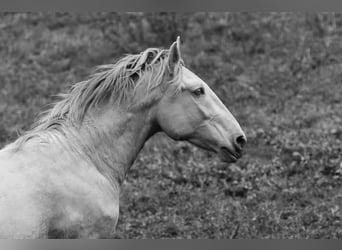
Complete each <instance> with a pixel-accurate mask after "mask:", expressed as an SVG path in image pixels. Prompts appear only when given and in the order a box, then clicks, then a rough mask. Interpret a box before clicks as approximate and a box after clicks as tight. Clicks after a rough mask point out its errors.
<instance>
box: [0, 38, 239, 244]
mask: <svg viewBox="0 0 342 250" xmlns="http://www.w3.org/2000/svg"><path fill="white" fill-rule="evenodd" d="M179 44H180V43H179V38H177V41H176V42H174V43H173V44H172V45H171V47H170V49H169V50H161V49H155V48H149V49H146V50H145V51H143V52H141V53H140V54H137V55H128V56H126V57H123V58H122V59H121V60H119V61H118V62H116V63H115V64H113V65H104V66H101V67H100V68H99V69H98V71H97V73H95V74H94V75H92V76H90V78H89V79H88V80H85V81H83V82H79V83H76V84H75V85H73V87H72V88H71V90H70V92H69V93H68V94H64V95H61V99H60V101H58V102H57V103H55V104H54V105H53V107H52V108H51V109H50V110H48V111H47V112H46V113H44V114H43V115H42V117H41V118H40V119H39V120H38V122H37V124H36V125H35V127H34V128H33V129H32V130H30V131H28V132H26V133H25V134H24V135H22V136H21V137H20V138H19V139H18V140H17V141H15V142H14V143H12V144H9V145H7V146H6V147H5V148H3V149H2V150H1V151H0V238H110V237H112V235H113V233H114V231H115V226H116V223H117V220H118V216H119V193H120V186H121V184H122V182H123V179H124V176H125V174H126V172H127V170H128V169H129V168H130V167H131V165H132V164H133V162H134V160H135V159H136V157H137V155H138V153H139V151H140V150H141V149H142V147H143V146H144V143H145V142H146V141H147V140H148V139H149V138H150V137H151V136H152V135H153V134H155V133H157V132H165V133H166V134H167V135H168V136H169V137H171V138H173V139H175V140H186V141H189V142H190V143H192V144H194V145H196V146H198V147H200V148H203V149H206V150H209V151H212V152H216V153H218V155H219V156H220V158H221V159H222V160H223V161H226V162H235V161H236V160H237V159H238V158H239V157H240V156H241V152H242V148H243V146H244V144H245V143H246V137H245V135H244V133H243V131H242V130H241V128H240V126H239V124H238V122H237V121H236V119H235V118H234V117H233V115H232V114H231V113H230V112H229V111H228V109H227V108H226V107H225V106H224V104H223V103H222V102H221V101H220V100H219V98H218V97H217V96H216V95H215V94H214V92H213V91H212V90H211V89H210V88H209V87H208V85H207V84H206V83H205V82H204V81H203V80H201V79H200V78H199V77H198V76H196V75H195V74H194V73H193V72H191V71H190V70H189V69H187V68H186V67H185V66H184V63H183V60H182V58H181V54H180V50H179Z"/></svg>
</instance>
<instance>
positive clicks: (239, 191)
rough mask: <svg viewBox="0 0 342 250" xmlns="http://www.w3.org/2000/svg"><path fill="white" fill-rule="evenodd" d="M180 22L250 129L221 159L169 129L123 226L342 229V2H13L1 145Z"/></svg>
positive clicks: (198, 69) (140, 166)
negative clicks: (244, 7) (243, 6)
mask: <svg viewBox="0 0 342 250" xmlns="http://www.w3.org/2000/svg"><path fill="white" fill-rule="evenodd" d="M177 35H180V36H181V50H182V55H183V59H184V61H185V63H186V66H187V67H188V68H190V70H192V71H193V72H195V73H197V74H198V75H199V76H200V77H201V78H202V79H204V80H205V81H206V82H207V83H208V84H209V85H210V86H211V87H212V88H213V89H214V91H215V92H216V93H217V95H218V96H219V97H220V98H221V99H222V101H223V102H224V103H225V104H226V105H227V107H228V108H229V109H230V111H231V112H232V113H233V114H234V115H235V117H236V118H237V119H238V121H239V122H240V124H241V126H242V128H243V129H244V131H245V132H246V135H247V137H248V144H247V147H246V150H245V155H244V157H243V158H242V159H241V160H240V161H238V162H237V163H236V164H229V165H227V164H224V163H221V162H220V161H219V160H218V158H217V157H216V156H215V155H212V154H209V153H207V152H204V151H202V150H199V149H197V148H195V147H193V146H191V145H190V144H188V143H181V142H174V141H172V140H170V139H168V138H166V136H163V135H158V136H156V137H154V138H153V139H152V140H151V141H149V142H148V143H147V145H146V146H145V148H144V150H143V151H142V152H141V153H140V155H139V157H138V159H137V160H136V162H135V164H134V166H133V167H132V168H131V170H130V172H129V173H128V176H127V179H126V181H125V183H124V185H123V190H122V191H123V192H122V199H121V204H120V214H121V215H120V220H119V224H118V229H117V235H116V238H241V239H246V238H275V239H279V238H285V239H288V238H340V236H341V235H342V228H341V226H342V223H341V216H342V214H341V211H340V209H341V206H342V194H341V182H342V163H341V138H342V126H341V125H342V124H341V123H342V121H341V115H342V110H341V107H342V101H341V96H342V95H341V94H342V71H341V66H342V64H341V63H342V61H341V59H342V42H341V41H342V39H341V38H342V15H341V14H338V13H335V14H333V13H310V14H302V13H188V14H174V13H145V14H143V13H125V14H124V13H121V14H118V13H89V14H65V13H54V14H52V13H50V14H41V13H30V14H27V13H1V14H0V146H4V145H5V144H7V143H9V142H11V141H13V140H14V139H15V138H17V136H18V132H20V131H23V130H26V129H28V128H30V126H31V124H32V123H33V121H34V120H35V119H36V117H37V115H38V114H39V112H41V111H43V110H45V109H46V108H47V105H48V104H49V103H51V102H53V101H56V98H55V97H54V95H56V94H58V93H60V92H66V91H67V90H68V88H69V87H70V86H71V85H72V84H73V83H76V82H78V81H81V80H84V79H85V78H86V77H87V76H88V75H89V74H90V73H91V72H92V71H93V68H94V67H95V66H97V65H99V64H105V63H112V62H115V60H116V59H118V58H119V57H121V56H123V55H124V54H126V53H138V52H140V51H142V50H144V49H146V48H148V47H162V48H168V47H169V46H170V44H171V43H172V42H173V41H174V40H175V38H176V37H177Z"/></svg>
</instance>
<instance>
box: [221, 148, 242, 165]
mask: <svg viewBox="0 0 342 250" xmlns="http://www.w3.org/2000/svg"><path fill="white" fill-rule="evenodd" d="M220 155H221V159H222V161H224V162H228V163H233V162H237V160H238V159H239V158H241V156H242V153H241V151H240V152H232V151H231V150H229V149H228V148H227V147H221V148H220Z"/></svg>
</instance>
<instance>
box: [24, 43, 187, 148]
mask: <svg viewBox="0 0 342 250" xmlns="http://www.w3.org/2000/svg"><path fill="white" fill-rule="evenodd" d="M168 54H169V50H163V49H157V48H149V49H146V50H145V51H143V52H141V53H139V54H134V55H132V54H129V55H126V56H125V57H123V58H121V59H120V60H118V61H117V62H116V63H115V64H107V65H102V66H99V67H97V70H96V72H95V73H94V74H93V75H91V76H90V77H89V79H88V80H85V81H81V82H78V83H76V84H74V85H73V86H72V87H71V90H70V91H69V93H67V94H59V95H58V96H59V97H60V98H61V100H60V101H58V102H56V103H54V104H53V105H52V108H50V109H49V110H47V111H45V112H43V113H42V114H41V117H40V119H38V121H37V122H36V123H35V125H34V127H33V129H32V130H30V131H27V132H26V133H25V134H24V135H23V136H21V137H20V138H19V139H18V140H17V145H21V144H23V143H24V142H26V141H28V140H29V139H30V138H32V137H34V136H35V135H39V133H40V132H43V131H48V130H53V129H55V130H62V131H63V128H64V127H66V126H77V125H80V124H81V123H82V121H83V119H84V116H85V114H86V112H87V111H88V110H89V109H90V108H93V107H96V106H98V105H100V104H105V103H111V104H113V105H123V104H129V103H130V102H131V101H132V100H133V97H134V95H135V93H136V90H137V87H138V86H139V85H141V84H142V83H145V82H146V91H147V92H149V91H150V90H152V89H154V88H156V87H158V86H160V85H161V84H162V83H163V79H164V76H165V73H166V72H169V66H168V64H167V57H168ZM183 64H184V62H183V61H182V60H181V62H180V63H179V65H178V67H176V68H175V72H170V73H172V76H173V77H172V78H170V80H169V83H174V82H179V78H180V76H181V68H182V67H181V66H182V65H183Z"/></svg>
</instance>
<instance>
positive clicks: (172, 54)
mask: <svg viewBox="0 0 342 250" xmlns="http://www.w3.org/2000/svg"><path fill="white" fill-rule="evenodd" d="M179 45H180V39H179V36H178V37H177V40H176V41H175V42H174V43H173V44H172V45H171V47H170V49H169V57H168V66H169V70H170V73H171V74H173V72H174V70H175V67H176V65H177V64H178V63H179V61H180V60H181V53H180V49H179Z"/></svg>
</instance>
